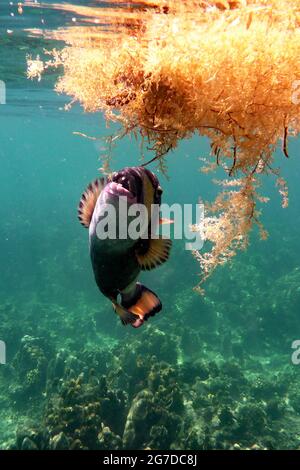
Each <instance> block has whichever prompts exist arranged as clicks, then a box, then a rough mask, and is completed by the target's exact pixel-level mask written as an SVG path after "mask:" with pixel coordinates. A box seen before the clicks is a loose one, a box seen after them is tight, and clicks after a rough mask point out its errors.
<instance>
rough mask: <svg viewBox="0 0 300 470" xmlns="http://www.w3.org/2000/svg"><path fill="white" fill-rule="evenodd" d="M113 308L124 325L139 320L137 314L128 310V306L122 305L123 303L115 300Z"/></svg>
mask: <svg viewBox="0 0 300 470" xmlns="http://www.w3.org/2000/svg"><path fill="white" fill-rule="evenodd" d="M113 308H114V311H115V312H116V314H117V315H119V317H120V319H121V322H122V323H123V325H128V324H132V323H134V322H135V321H136V320H138V317H137V315H135V314H134V313H132V312H130V311H129V310H126V308H124V307H122V305H120V304H118V303H117V302H113Z"/></svg>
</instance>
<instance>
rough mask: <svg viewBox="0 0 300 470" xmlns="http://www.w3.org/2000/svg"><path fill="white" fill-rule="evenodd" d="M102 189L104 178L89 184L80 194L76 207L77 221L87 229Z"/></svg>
mask: <svg viewBox="0 0 300 470" xmlns="http://www.w3.org/2000/svg"><path fill="white" fill-rule="evenodd" d="M103 187H104V178H100V179H97V180H95V181H93V182H92V183H90V184H89V185H88V187H87V188H86V190H85V191H84V193H83V194H82V196H81V198H80V202H79V206H78V219H79V220H80V223H81V225H83V226H84V227H86V228H88V227H89V225H90V222H91V219H92V215H93V212H94V209H95V205H96V202H97V199H98V197H99V195H100V193H101V191H102V189H103Z"/></svg>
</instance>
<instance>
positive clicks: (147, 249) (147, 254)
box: [136, 236, 172, 271]
mask: <svg viewBox="0 0 300 470" xmlns="http://www.w3.org/2000/svg"><path fill="white" fill-rule="evenodd" d="M171 247H172V241H171V240H170V239H169V238H164V237H162V236H160V237H159V238H150V239H147V240H141V243H140V245H139V246H138V247H137V249H136V257H137V260H138V263H139V265H140V267H141V269H142V270H143V271H150V270H151V269H154V268H156V267H157V266H160V265H161V264H163V263H165V262H166V261H167V260H168V258H169V256H170V251H171Z"/></svg>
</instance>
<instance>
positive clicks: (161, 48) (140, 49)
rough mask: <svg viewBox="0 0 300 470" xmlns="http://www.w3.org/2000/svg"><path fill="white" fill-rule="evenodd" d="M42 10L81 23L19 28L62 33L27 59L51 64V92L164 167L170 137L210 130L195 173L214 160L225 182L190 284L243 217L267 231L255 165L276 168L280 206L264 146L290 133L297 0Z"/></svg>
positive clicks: (270, 151)
mask: <svg viewBox="0 0 300 470" xmlns="http://www.w3.org/2000/svg"><path fill="white" fill-rule="evenodd" d="M104 3H105V2H104ZM28 4H30V2H29V3H28ZM38 7H39V8H43V4H39V5H38ZM47 8H54V9H63V10H66V11H68V12H70V13H72V14H74V15H76V17H78V18H80V22H81V26H73V27H66V28H61V29H58V30H56V31H43V32H42V31H38V30H31V31H29V34H31V35H39V34H43V35H45V36H46V37H48V38H51V39H56V40H59V41H63V42H64V43H65V47H63V48H62V49H61V50H57V49H54V50H52V51H50V52H48V53H49V54H50V55H51V58H50V59H49V60H41V58H40V57H38V58H36V59H33V58H31V57H29V58H28V77H29V78H33V77H36V78H38V79H39V78H40V77H41V74H42V73H43V72H44V71H45V70H47V69H49V68H52V67H55V68H57V67H62V68H63V72H62V75H61V76H60V78H59V79H58V81H57V84H56V90H57V91H58V92H60V93H66V94H67V95H69V96H71V97H72V102H76V101H78V102H80V103H81V104H82V106H83V108H84V109H85V111H87V112H95V111H101V112H103V113H104V115H105V117H106V119H107V120H108V121H112V122H118V123H120V124H121V126H122V131H121V134H120V135H126V134H133V135H139V136H140V137H141V138H142V140H143V141H145V142H148V144H149V148H150V149H151V150H153V152H154V153H155V156H154V158H153V159H152V160H151V161H156V162H157V163H158V165H159V166H160V169H161V170H163V171H164V170H165V159H166V155H167V154H169V153H170V152H171V151H172V150H174V149H175V148H176V147H177V144H178V143H179V142H180V141H181V140H183V139H187V138H190V137H192V136H193V135H195V134H198V135H200V136H203V137H207V138H208V139H209V140H210V143H211V157H210V159H208V163H207V165H206V166H205V167H204V171H206V170H211V169H216V168H218V167H221V168H222V169H223V171H224V178H225V187H224V188H223V190H222V191H221V193H220V194H219V196H218V197H217V199H216V200H215V202H214V203H212V204H211V205H210V206H209V208H208V213H207V217H206V218H205V221H204V234H205V239H206V240H207V241H208V242H210V243H208V251H206V252H204V253H200V252H195V253H194V254H195V257H196V259H197V260H198V261H199V263H200V265H201V268H202V279H201V282H203V280H205V279H206V278H207V277H208V276H209V275H210V274H211V272H212V271H213V270H214V269H215V268H216V266H218V265H220V264H223V263H224V262H226V261H227V260H228V259H230V258H232V257H233V256H234V255H235V253H236V251H237V250H238V249H243V248H245V247H246V246H247V244H248V238H249V233H250V230H251V229H252V227H253V225H257V226H258V227H259V230H260V233H261V237H262V238H266V236H267V233H266V231H265V230H264V228H263V227H262V224H261V221H260V211H259V209H258V203H259V202H266V199H265V198H264V197H262V196H260V195H259V194H258V187H259V186H260V184H261V175H263V174H270V175H275V177H276V179H277V185H278V186H279V191H280V193H281V195H282V197H283V206H284V207H286V206H287V204H288V190H287V185H286V182H285V181H284V180H283V178H282V177H279V176H278V172H277V170H276V169H274V152H275V150H276V149H277V147H278V146H279V145H281V148H282V154H283V158H284V159H287V158H288V157H289V151H288V140H289V138H290V137H291V136H297V135H298V134H299V131H300V121H299V106H300V100H299V99H298V95H299V93H298V91H299V90H298V88H299V86H298V84H299V83H300V82H299V80H300V65H299V52H300V29H299V26H300V6H299V2H298V1H297V0H237V1H230V0H228V1H226V0H220V1H217V0H207V1H204V0H203V1H201V0H199V1H195V0H184V1H180V2H178V1H176V0H156V1H147V0H146V1H132V2H130V3H128V2H124V1H121V0H119V1H115V2H114V7H111V6H109V5H107V6H105V5H104V6H103V5H101V6H99V7H93V8H92V7H84V6H78V5H66V4H63V5H58V4H53V5H50V7H49V5H47ZM82 25H83V26H82ZM212 163H213V165H212ZM226 181H227V183H226ZM228 186H229V187H228ZM234 186H236V187H234ZM200 229H201V228H200V227H199V226H197V225H195V227H194V230H195V231H198V230H200Z"/></svg>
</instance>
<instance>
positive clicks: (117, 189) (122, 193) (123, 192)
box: [107, 182, 136, 201]
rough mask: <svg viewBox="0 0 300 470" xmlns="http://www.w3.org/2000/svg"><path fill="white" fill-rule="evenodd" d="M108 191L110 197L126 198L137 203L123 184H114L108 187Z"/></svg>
mask: <svg viewBox="0 0 300 470" xmlns="http://www.w3.org/2000/svg"><path fill="white" fill-rule="evenodd" d="M107 191H108V192H109V194H110V195H112V196H115V197H126V198H127V199H128V200H130V201H135V200H136V197H135V195H134V194H133V193H132V192H131V191H130V190H129V189H127V188H125V187H124V186H123V185H122V184H121V183H115V182H112V183H110V184H109V185H108V188H107Z"/></svg>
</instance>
